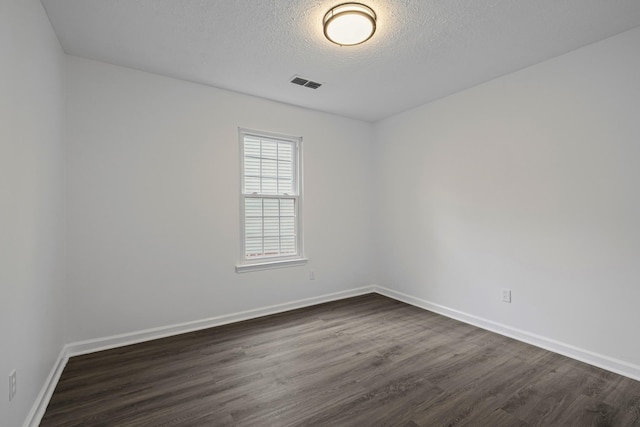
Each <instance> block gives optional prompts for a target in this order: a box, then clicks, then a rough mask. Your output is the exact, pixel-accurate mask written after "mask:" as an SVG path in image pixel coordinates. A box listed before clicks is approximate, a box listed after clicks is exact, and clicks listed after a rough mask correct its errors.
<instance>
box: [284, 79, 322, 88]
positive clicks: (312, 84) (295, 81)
mask: <svg viewBox="0 0 640 427" xmlns="http://www.w3.org/2000/svg"><path fill="white" fill-rule="evenodd" d="M291 83H293V84H296V85H300V86H304V87H308V88H310V89H318V88H319V87H320V86H322V83H318V82H314V81H311V80H308V79H305V78H302V77H299V76H293V78H292V79H291Z"/></svg>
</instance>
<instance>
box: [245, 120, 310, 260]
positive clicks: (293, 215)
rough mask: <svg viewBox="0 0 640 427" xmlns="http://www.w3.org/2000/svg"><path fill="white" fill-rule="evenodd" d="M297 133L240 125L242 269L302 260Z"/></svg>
mask: <svg viewBox="0 0 640 427" xmlns="http://www.w3.org/2000/svg"><path fill="white" fill-rule="evenodd" d="M301 145H302V138H297V137H290V136H283V135H276V134H269V133H264V132H254V131H250V130H246V129H240V158H241V168H240V169H241V190H240V215H241V221H240V222H241V227H240V237H241V239H240V240H241V245H240V246H241V250H242V253H241V261H240V264H239V265H238V266H237V267H236V271H238V272H244V271H250V270H260V269H266V268H277V267H285V266H291V265H301V264H304V263H306V259H305V258H304V256H303V253H302V207H301V201H302V185H301V181H302V180H301V171H302V168H301V162H300V159H301V158H302V156H301Z"/></svg>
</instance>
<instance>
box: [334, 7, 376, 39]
mask: <svg viewBox="0 0 640 427" xmlns="http://www.w3.org/2000/svg"><path fill="white" fill-rule="evenodd" d="M322 23H323V25H324V35H325V37H326V38H328V39H329V40H330V41H332V42H333V43H335V44H339V45H340V46H353V45H356V44H360V43H363V42H366V41H367V40H369V39H370V38H371V36H372V35H373V33H375V31H376V13H375V12H374V11H373V10H372V9H371V8H370V7H368V6H365V5H363V4H360V3H344V4H340V5H338V6H336V7H334V8H332V9H331V10H329V12H327V14H326V15H324V19H323V20H322Z"/></svg>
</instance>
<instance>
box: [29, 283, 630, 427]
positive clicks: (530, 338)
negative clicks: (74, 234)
mask: <svg viewBox="0 0 640 427" xmlns="http://www.w3.org/2000/svg"><path fill="white" fill-rule="evenodd" d="M372 292H375V293H378V294H380V295H384V296H386V297H389V298H393V299H395V300H398V301H401V302H405V303H407V304H411V305H413V306H416V307H420V308H422V309H425V310H428V311H432V312H434V313H438V314H441V315H443V316H446V317H450V318H452V319H455V320H459V321H461V322H464V323H468V324H470V325H473V326H477V327H479V328H482V329H486V330H488V331H491V332H495V333H498V334H500V335H504V336H507V337H510V338H514V339H516V340H518V341H523V342H526V343H528V344H531V345H534V346H536V347H540V348H544V349H545V350H549V351H552V352H554V353H558V354H562V355H564V356H567V357H570V358H572V359H576V360H579V361H581V362H585V363H588V364H590V365H594V366H597V367H599V368H602V369H606V370H608V371H611V372H615V373H616V374H620V375H624V376H626V377H629V378H632V379H634V380H637V381H640V366H638V365H634V364H631V363H627V362H624V361H622V360H617V359H614V358H612V357H608V356H604V355H601V354H597V353H594V352H591V351H589V350H584V349H581V348H578V347H575V346H572V345H569V344H565V343H562V342H559V341H555V340H552V339H550V338H546V337H543V336H540V335H536V334H532V333H529V332H526V331H522V330H519V329H516V328H512V327H510V326H507V325H503V324H501V323H497V322H493V321H491V320H487V319H484V318H481V317H478V316H474V315H472V314H467V313H463V312H461V311H458V310H454V309H451V308H448V307H445V306H442V305H440V304H435V303H433V302H430V301H426V300H423V299H420V298H417V297H414V296H411V295H407V294H405V293H402V292H398V291H394V290H392V289H388V288H385V287H382V286H375V285H372V286H364V287H361V288H357V289H351V290H348V291H341V292H335V293H332V294H326V295H321V296H318V297H312V298H306V299H302V300H297V301H292V302H288V303H284V304H277V305H272V306H268V307H263V308H258V309H254V310H247V311H241V312H238V313H232V314H227V315H222V316H216V317H211V318H208V319H202V320H196V321H193V322H186V323H179V324H175V325H168V326H162V327H159V328H153V329H146V330H143V331H136V332H131V333H127V334H120V335H112V336H109V337H104V338H97V339H93V340H86V341H79V342H75V343H70V344H67V345H65V346H64V348H63V349H62V351H61V352H60V355H59V356H58V359H57V360H56V363H55V364H54V366H53V368H52V369H51V373H50V374H49V376H48V377H47V380H46V382H45V384H44V385H43V387H42V390H41V391H40V393H39V394H38V397H37V399H36V402H35V403H34V404H33V407H32V408H31V411H30V412H29V415H28V416H27V419H26V420H25V422H24V426H25V427H36V426H38V425H39V424H40V421H41V419H42V417H43V416H44V413H45V410H46V409H47V405H48V404H49V400H50V399H51V396H52V394H53V391H54V390H55V388H56V385H57V383H58V380H59V379H60V375H61V374H62V370H63V369H64V367H65V366H66V364H67V361H68V360H69V358H70V357H72V356H79V355H82V354H87V353H94V352H96V351H102V350H108V349H112V348H116V347H123V346H126V345H130V344H137V343H141V342H145V341H150V340H154V339H158V338H164V337H168V336H172V335H178V334H184V333H187V332H193V331H198V330H201V329H207V328H212V327H215V326H221V325H226V324H229V323H234V322H240V321H243V320H249V319H255V318H257V317H262V316H268V315H271V314H278V313H282V312H285V311H289V310H295V309H298V308H303V307H308V306H311V305H316V304H322V303H325V302H330V301H336V300H341V299H345V298H350V297H354V296H358V295H364V294H368V293H372Z"/></svg>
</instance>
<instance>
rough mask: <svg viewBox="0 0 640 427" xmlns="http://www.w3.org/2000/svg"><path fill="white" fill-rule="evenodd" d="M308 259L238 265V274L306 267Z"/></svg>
mask: <svg viewBox="0 0 640 427" xmlns="http://www.w3.org/2000/svg"><path fill="white" fill-rule="evenodd" d="M308 261H309V260H308V259H307V258H296V259H281V260H277V261H264V262H254V263H251V264H240V265H236V273H247V272H249V271H260V270H271V269H274V268H285V267H296V266H299V265H305V264H306V263H307V262H308Z"/></svg>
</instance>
